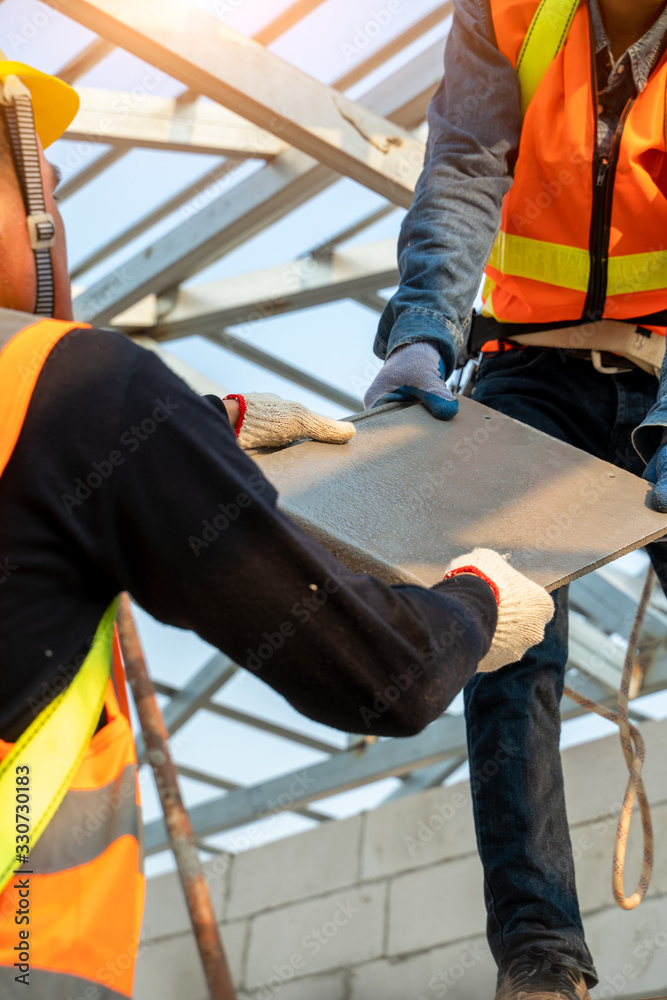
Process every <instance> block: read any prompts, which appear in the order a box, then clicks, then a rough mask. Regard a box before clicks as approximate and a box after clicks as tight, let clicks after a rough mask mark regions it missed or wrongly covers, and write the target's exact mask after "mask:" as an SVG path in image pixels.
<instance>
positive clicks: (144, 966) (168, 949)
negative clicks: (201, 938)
mask: <svg viewBox="0 0 667 1000" xmlns="http://www.w3.org/2000/svg"><path fill="white" fill-rule="evenodd" d="M207 996H208V991H207V989H206V980H205V979H204V973H203V971H202V965H201V960H200V958H199V953H198V951H197V946H196V945H195V942H194V938H193V937H192V936H191V935H182V936H180V937H175V938H165V939H164V940H162V941H156V942H152V943H149V944H148V945H147V947H146V949H145V951H143V952H142V953H141V954H140V955H139V958H138V960H137V971H136V976H135V981H134V1000H154V998H155V997H160V1000H182V998H183V997H187V998H188V1000H206V997H207Z"/></svg>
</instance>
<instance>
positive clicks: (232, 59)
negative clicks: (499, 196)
mask: <svg viewBox="0 0 667 1000" xmlns="http://www.w3.org/2000/svg"><path fill="white" fill-rule="evenodd" d="M47 2H48V3H50V4H51V6H60V2H61V0H47ZM67 15H68V16H69V17H72V18H74V20H76V21H79V22H80V23H81V24H84V25H86V27H88V28H90V29H92V30H93V31H95V32H97V33H98V34H99V35H101V36H102V37H104V38H106V39H108V40H109V41H111V42H113V43H114V44H115V45H119V46H121V47H122V48H124V49H126V50H127V51H128V52H131V53H132V54H133V55H135V56H138V57H139V58H140V59H145V60H146V61H147V62H149V63H151V65H153V66H156V67H158V68H159V69H161V70H163V71H164V72H165V73H168V74H169V75H170V76H173V77H175V79H177V80H181V81H182V82H183V83H185V84H186V85H187V86H188V88H190V89H191V90H193V91H194V92H195V93H197V94H204V95H205V96H206V97H210V98H211V99H212V100H214V101H217V102H218V103H219V104H222V105H224V106H225V107H227V108H229V109H230V110H231V111H235V112H236V113H237V114H239V115H242V116H243V117H244V118H247V119H248V121H251V122H253V123H254V124H255V125H257V126H259V128H263V129H267V130H268V131H269V132H272V133H273V134H274V135H276V136H278V137H279V138H280V139H282V140H284V141H285V142H287V143H289V144H290V145H292V146H294V147H296V148H297V149H299V150H301V151H302V152H304V153H306V154H308V155H309V156H313V157H315V158H316V159H317V160H319V161H320V163H322V164H324V165H325V166H327V167H329V168H331V169H332V170H336V171H338V172H339V173H341V174H344V175H346V176H348V177H352V178H353V179H354V180H356V181H358V182H359V183H360V184H365V185H366V186H367V187H369V188H371V190H373V191H376V192H377V193H378V194H380V195H382V196H383V197H385V198H388V199H389V201H393V202H394V203H395V204H397V205H401V206H403V207H405V208H407V207H408V206H409V205H410V203H411V201H412V194H413V191H414V187H415V184H416V182H417V178H418V177H419V174H420V172H421V168H422V164H423V159H424V147H423V144H422V143H421V142H419V141H418V140H417V139H414V138H413V137H412V136H411V135H410V133H409V132H406V131H404V130H403V129H400V128H398V127H397V126H396V125H394V124H392V123H391V122H388V121H387V120H386V119H384V118H381V117H380V116H379V115H376V114H374V113H373V112H371V111H368V110H367V109H366V108H363V107H362V106H361V105H359V104H356V103H355V102H354V101H350V100H349V99H348V98H346V97H344V96H343V95H342V94H340V93H338V92H337V91H336V90H335V89H334V88H333V87H327V86H325V85H324V84H322V83H320V82H319V81H317V80H315V79H313V78H312V77H310V76H308V75H307V74H306V73H303V72H301V70H298V69H296V67H294V66H291V65H290V64H289V63H287V62H285V61H284V60H282V59H280V58H278V56H275V55H274V54H273V53H272V52H269V51H268V50H267V49H265V48H264V47H263V46H262V45H260V44H259V43H258V42H256V41H254V40H253V39H251V38H247V37H246V36H245V35H242V34H241V33H240V32H238V31H234V30H233V29H232V28H230V27H228V26H227V25H225V24H220V23H218V22H216V21H215V19H214V18H212V17H210V16H209V15H207V14H205V13H204V12H203V11H201V10H199V9H198V8H196V7H194V6H188V5H186V4H183V3H174V2H165V0H142V2H141V3H136V0H68V3H67Z"/></svg>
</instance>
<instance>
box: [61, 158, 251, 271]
mask: <svg viewBox="0 0 667 1000" xmlns="http://www.w3.org/2000/svg"><path fill="white" fill-rule="evenodd" d="M241 163H243V160H241V159H238V158H236V157H230V158H229V159H227V160H224V161H223V162H222V163H219V164H218V165H217V166H215V167H213V169H212V170H208V171H207V172H206V173H205V174H203V175H202V176H201V177H199V178H198V179H197V180H196V181H194V183H192V184H188V185H187V186H186V187H184V188H181V190H180V191H177V193H176V194H175V195H172V197H171V198H168V199H167V201H163V202H162V204H161V205H158V207H157V208H155V209H153V211H152V212H149V213H148V214H147V215H144V216H143V217H142V218H141V219H139V220H138V222H135V223H134V224H133V225H132V226H129V228H128V229H124V230H123V232H122V233H119V234H118V236H114V238H113V239H112V240H109V242H108V243H105V244H104V246H101V247H100V248H99V249H98V250H94V251H93V252H92V253H91V254H89V255H88V256H87V257H84V259H83V260H81V261H79V263H78V264H76V265H75V266H74V267H73V268H72V270H71V271H70V281H76V279H77V278H79V277H80V276H81V275H82V274H85V272H86V271H90V269H91V268H93V267H96V266H97V265H98V264H101V263H102V261H103V260H106V258H107V257H110V256H111V254H113V253H115V252H116V250H120V249H121V248H122V247H124V246H127V244H128V243H131V242H132V240H135V239H136V238H137V237H138V236H141V234H142V233H145V232H146V230H147V229H150V228H151V226H155V225H157V223H158V222H161V221H162V220H163V219H165V218H166V217H167V216H168V215H171V213H172V212H176V211H177V210H178V209H179V208H181V207H182V206H183V205H186V204H187V202H189V201H192V200H193V199H194V198H196V197H197V195H198V194H200V193H202V192H204V191H206V190H208V189H209V188H211V187H212V185H214V184H215V183H216V182H217V181H220V180H222V178H223V177H226V176H227V174H229V173H231V172H232V170H235V169H236V168H237V167H238V166H239V164H241Z"/></svg>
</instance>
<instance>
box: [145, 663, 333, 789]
mask: <svg viewBox="0 0 667 1000" xmlns="http://www.w3.org/2000/svg"><path fill="white" fill-rule="evenodd" d="M154 684H155V690H156V691H157V692H158V694H166V695H168V696H169V697H170V698H175V697H176V695H177V694H178V693H179V690H180V689H179V688H176V687H172V685H170V684H163V683H162V682H161V681H155V682H154ZM200 708H201V709H203V711H205V712H212V713H213V714H214V715H220V716H222V718H223V719H231V720H232V721H233V722H240V723H241V724H242V725H244V726H251V727H252V728H253V729H259V730H260V731H261V732H263V733H271V735H272V736H279V737H280V738H281V739H283V740H289V741H290V743H298V744H300V746H304V747H309V748H310V749H311V750H319V751H320V753H326V754H336V753H340V747H338V746H336V744H335V743H327V742H326V741H325V740H318V739H315V738H314V737H312V736H308V735H307V734H306V733H299V732H297V731H296V730H295V729H288V728H287V727H286V726H279V725H278V724H277V723H275V722H269V720H268V719H262V718H261V717H260V716H258V715H249V714H248V713H247V712H239V711H238V710H237V709H235V708H228V707H227V705H220V704H219V703H218V702H217V701H210V700H209V701H207V702H205V703H203V704H202V705H200ZM220 787H226V786H222V785H221V786H220ZM234 787H235V788H236V787H238V786H236V785H235V786H234Z"/></svg>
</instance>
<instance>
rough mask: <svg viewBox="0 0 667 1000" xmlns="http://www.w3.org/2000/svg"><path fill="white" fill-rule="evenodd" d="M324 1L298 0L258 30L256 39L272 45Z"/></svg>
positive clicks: (263, 43) (261, 43)
mask: <svg viewBox="0 0 667 1000" xmlns="http://www.w3.org/2000/svg"><path fill="white" fill-rule="evenodd" d="M322 3H324V0H297V2H296V3H293V4H292V5H291V6H290V7H288V8H287V10H284V11H283V12H282V14H279V15H278V17H276V18H274V20H273V21H271V22H270V23H269V24H267V25H266V27H264V28H262V30H261V31H258V32H257V34H256V35H255V36H254V38H255V41H256V42H259V44H260V45H270V44H271V42H275V40H276V38H279V37H280V35H283V34H284V33H285V32H286V31H289V30H290V28H293V27H294V25H295V24H298V22H299V21H300V20H301V19H302V18H304V17H307V16H308V14H311V13H312V12H313V11H314V10H315V9H316V8H317V7H319V6H320V4H322Z"/></svg>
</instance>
